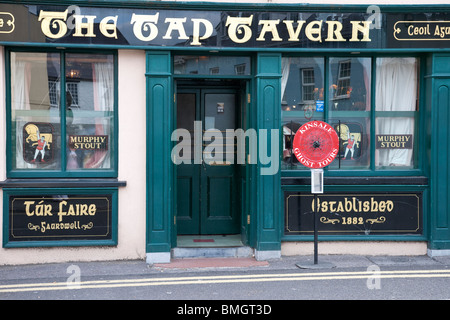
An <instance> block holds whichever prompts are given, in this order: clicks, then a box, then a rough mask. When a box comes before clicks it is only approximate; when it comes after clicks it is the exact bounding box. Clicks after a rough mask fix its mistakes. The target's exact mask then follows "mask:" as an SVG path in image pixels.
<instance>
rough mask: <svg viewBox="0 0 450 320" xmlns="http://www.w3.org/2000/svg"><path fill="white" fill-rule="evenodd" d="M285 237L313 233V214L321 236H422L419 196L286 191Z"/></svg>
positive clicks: (409, 194)
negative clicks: (314, 193) (315, 194)
mask: <svg viewBox="0 0 450 320" xmlns="http://www.w3.org/2000/svg"><path fill="white" fill-rule="evenodd" d="M284 199H285V234H286V235H309V234H312V233H313V217H314V216H313V214H314V212H315V211H317V214H318V215H319V226H318V230H319V233H320V234H329V235H352V234H355V235H382V234H384V235H388V234H395V235H400V234H422V231H423V223H422V193H392V192H390V193H368V192H366V193H348V194H343V193H330V194H323V195H318V196H317V199H318V200H317V204H315V205H314V196H313V195H311V194H309V193H300V192H285V194H284Z"/></svg>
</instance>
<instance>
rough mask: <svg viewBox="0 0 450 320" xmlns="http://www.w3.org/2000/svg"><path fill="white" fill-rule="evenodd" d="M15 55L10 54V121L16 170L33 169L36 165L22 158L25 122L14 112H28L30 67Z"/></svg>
mask: <svg viewBox="0 0 450 320" xmlns="http://www.w3.org/2000/svg"><path fill="white" fill-rule="evenodd" d="M16 58H17V55H16V54H11V66H12V68H11V78H12V81H11V88H12V89H11V90H12V93H11V110H12V118H13V119H12V120H13V121H14V120H15V125H16V168H21V169H26V168H34V167H36V165H32V164H29V163H27V162H25V160H24V158H23V126H24V125H25V123H26V122H27V121H26V120H25V119H23V120H21V119H20V117H17V116H16V114H15V111H16V110H30V109H31V108H30V81H31V65H30V63H29V62H24V61H19V60H17V59H16Z"/></svg>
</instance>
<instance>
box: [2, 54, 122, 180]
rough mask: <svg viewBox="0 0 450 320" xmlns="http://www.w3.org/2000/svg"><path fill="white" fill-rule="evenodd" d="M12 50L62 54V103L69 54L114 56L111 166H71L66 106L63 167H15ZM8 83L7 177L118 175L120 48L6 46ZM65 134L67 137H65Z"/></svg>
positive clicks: (61, 114)
mask: <svg viewBox="0 0 450 320" xmlns="http://www.w3.org/2000/svg"><path fill="white" fill-rule="evenodd" d="M12 52H36V53H58V54H59V55H60V57H59V58H60V74H61V80H60V82H59V88H57V89H56V91H57V93H59V97H58V98H59V103H60V106H65V105H66V95H65V94H61V92H66V84H67V83H68V81H66V76H65V74H66V72H65V71H66V70H65V62H66V54H73V53H80V54H108V55H112V57H113V67H114V94H113V97H114V105H113V108H114V110H113V116H114V119H113V122H112V125H113V127H114V128H113V130H112V132H113V139H110V140H113V141H110V142H109V147H110V153H111V168H108V169H79V170H67V149H68V143H67V140H66V139H67V135H66V129H67V127H66V113H67V112H66V111H67V110H66V108H63V107H61V108H60V110H59V118H60V125H61V133H60V134H61V141H64V142H65V143H62V142H61V146H59V148H60V150H59V151H58V152H60V159H61V163H60V167H59V170H46V169H41V170H39V169H13V157H12V155H13V154H15V152H16V151H15V150H13V146H12V139H11V136H12V118H11V115H12V110H11V108H12V105H11V89H12V84H11V76H12V75H11V72H12V71H11V53H12ZM5 85H6V86H5V87H6V136H7V139H6V155H7V157H6V177H7V178H117V176H118V141H119V137H118V132H119V128H118V125H119V119H118V57H117V51H116V50H78V49H66V48H30V47H7V48H5ZM63 137H64V138H63Z"/></svg>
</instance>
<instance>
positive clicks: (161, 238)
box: [146, 51, 174, 252]
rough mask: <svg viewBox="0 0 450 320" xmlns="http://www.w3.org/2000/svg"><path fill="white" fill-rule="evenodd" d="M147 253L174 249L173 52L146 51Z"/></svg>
mask: <svg viewBox="0 0 450 320" xmlns="http://www.w3.org/2000/svg"><path fill="white" fill-rule="evenodd" d="M146 79H147V98H146V99H147V246H146V248H147V252H169V251H170V248H171V247H172V237H171V233H172V232H173V228H174V220H173V208H174V206H173V196H174V193H173V181H172V179H173V163H172V161H171V159H170V154H171V140H170V135H171V132H172V117H173V115H172V102H171V97H172V78H171V55H170V52H164V51H158V52H154V51H148V52H147V72H146Z"/></svg>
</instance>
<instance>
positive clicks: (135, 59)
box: [0, 47, 146, 265]
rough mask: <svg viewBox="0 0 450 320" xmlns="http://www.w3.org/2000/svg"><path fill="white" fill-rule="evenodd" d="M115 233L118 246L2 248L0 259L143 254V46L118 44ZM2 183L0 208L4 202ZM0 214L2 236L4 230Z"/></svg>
mask: <svg viewBox="0 0 450 320" xmlns="http://www.w3.org/2000/svg"><path fill="white" fill-rule="evenodd" d="M118 58H119V63H118V68H119V70H118V71H119V72H118V73H119V79H118V80H119V81H118V83H119V88H118V92H119V103H118V104H119V106H118V111H119V180H123V181H126V182H127V186H126V187H120V188H119V209H118V213H119V231H118V232H119V234H118V246H117V247H106V246H105V247H74V248H68V247H52V248H9V249H5V248H0V265H6V264H33V263H48V262H65V261H102V260H123V259H145V223H146V217H145V215H146V198H145V176H146V175H145V161H146V158H145V137H146V130H145V125H146V123H145V122H146V112H145V52H144V51H138V50H119V53H118ZM4 78H5V77H4V53H3V48H2V47H0V123H1V124H4V123H6V121H5V109H6V108H5V93H4V90H5V89H4V88H5V84H4ZM0 130H1V131H0V137H1V141H0V154H1V155H2V156H0V181H3V180H5V178H6V164H5V162H6V157H5V156H4V155H5V139H6V138H5V137H6V132H5V126H4V125H1V126H0ZM2 199H3V198H2V191H1V189H0V208H2ZM2 223H3V218H1V219H0V239H1V233H2V231H3V227H2Z"/></svg>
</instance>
